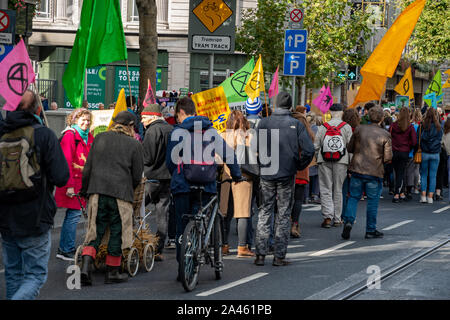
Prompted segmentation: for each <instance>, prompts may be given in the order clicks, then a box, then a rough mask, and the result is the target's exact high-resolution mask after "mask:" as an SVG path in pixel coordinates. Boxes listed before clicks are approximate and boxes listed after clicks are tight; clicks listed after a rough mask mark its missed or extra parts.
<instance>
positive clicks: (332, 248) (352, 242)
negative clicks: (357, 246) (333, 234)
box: [309, 241, 355, 257]
mask: <svg viewBox="0 0 450 320" xmlns="http://www.w3.org/2000/svg"><path fill="white" fill-rule="evenodd" d="M354 243H355V241H347V242H344V243H341V244H338V245H337V246H334V247H331V248H329V249H325V250H320V251H317V252H314V253H311V254H310V255H309V256H310V257H318V256H322V255H324V254H327V253H330V252H333V251H335V250H337V249H340V248H343V247H346V246H349V245H351V244H354Z"/></svg>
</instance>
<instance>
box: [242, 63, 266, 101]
mask: <svg viewBox="0 0 450 320" xmlns="http://www.w3.org/2000/svg"><path fill="white" fill-rule="evenodd" d="M244 90H245V92H246V93H247V95H248V96H249V98H251V99H252V100H255V98H256V97H259V95H260V92H261V91H262V92H265V91H266V88H265V86H264V71H263V66H262V59H261V55H259V59H258V61H257V62H256V64H255V68H254V69H253V72H252V74H251V75H250V78H249V79H248V82H247V85H246V86H245V89H244Z"/></svg>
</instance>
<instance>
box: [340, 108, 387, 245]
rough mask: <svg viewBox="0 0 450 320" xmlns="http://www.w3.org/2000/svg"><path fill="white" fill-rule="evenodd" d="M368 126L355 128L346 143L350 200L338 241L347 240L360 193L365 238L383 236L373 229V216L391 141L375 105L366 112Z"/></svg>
mask: <svg viewBox="0 0 450 320" xmlns="http://www.w3.org/2000/svg"><path fill="white" fill-rule="evenodd" d="M369 119H370V122H371V124H369V125H361V126H358V127H357V128H356V129H355V132H354V133H353V136H352V138H351V139H350V142H349V144H348V151H349V152H350V153H352V154H353V157H352V160H351V162H350V165H349V168H348V170H349V172H350V174H351V179H350V197H349V199H348V203H347V209H346V210H345V214H344V216H343V217H342V219H343V222H344V229H343V231H342V235H341V236H342V238H343V239H345V240H348V239H349V238H350V232H351V230H352V227H353V224H354V222H355V219H356V209H357V206H358V201H359V200H360V199H361V197H362V194H363V191H365V192H366V194H367V211H366V235H365V238H366V239H370V238H381V237H383V233H381V232H379V231H378V230H377V229H376V227H377V214H378V204H379V201H380V195H381V191H382V187H383V175H384V164H385V163H387V162H390V161H391V160H392V142H391V136H390V134H389V132H388V131H386V130H385V129H382V128H381V127H380V125H381V123H382V122H383V120H384V116H383V109H382V108H381V107H379V106H376V107H373V108H371V109H370V111H369Z"/></svg>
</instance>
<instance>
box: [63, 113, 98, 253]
mask: <svg viewBox="0 0 450 320" xmlns="http://www.w3.org/2000/svg"><path fill="white" fill-rule="evenodd" d="M91 123H92V113H91V112H90V111H89V110H87V109H83V108H82V109H76V110H75V111H73V112H72V113H71V114H70V115H69V116H68V117H67V119H66V124H67V127H66V128H65V129H64V131H63V132H62V138H61V142H60V144H61V148H62V150H63V152H64V156H65V157H66V161H67V164H68V165H69V169H70V178H69V181H68V182H67V184H66V185H65V186H64V187H62V188H56V192H55V201H56V205H57V206H58V207H59V208H67V210H66V216H65V218H64V222H63V225H62V228H61V237H60V242H59V248H58V251H57V254H56V257H57V258H60V259H63V260H67V261H72V260H73V256H74V254H75V240H76V231H77V224H78V221H80V217H81V206H80V203H79V202H78V199H77V198H76V197H75V196H74V194H77V193H78V192H79V191H80V189H81V177H82V174H83V168H84V164H85V162H86V159H87V157H88V154H89V150H90V149H91V145H92V142H93V141H94V136H93V135H92V134H91V133H90V132H89V129H90V127H91ZM81 202H82V204H83V206H86V203H85V201H84V200H83V199H81Z"/></svg>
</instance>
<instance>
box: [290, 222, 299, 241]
mask: <svg viewBox="0 0 450 320" xmlns="http://www.w3.org/2000/svg"><path fill="white" fill-rule="evenodd" d="M291 237H292V238H300V227H299V225H298V222H294V223H292V225H291Z"/></svg>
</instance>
